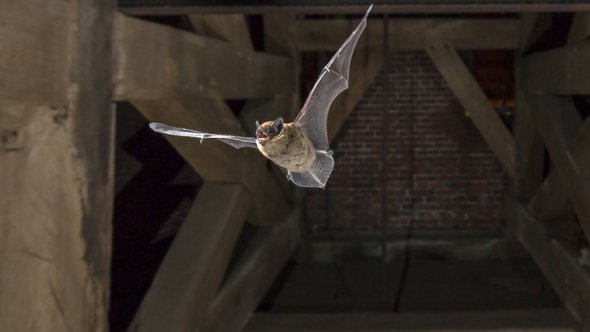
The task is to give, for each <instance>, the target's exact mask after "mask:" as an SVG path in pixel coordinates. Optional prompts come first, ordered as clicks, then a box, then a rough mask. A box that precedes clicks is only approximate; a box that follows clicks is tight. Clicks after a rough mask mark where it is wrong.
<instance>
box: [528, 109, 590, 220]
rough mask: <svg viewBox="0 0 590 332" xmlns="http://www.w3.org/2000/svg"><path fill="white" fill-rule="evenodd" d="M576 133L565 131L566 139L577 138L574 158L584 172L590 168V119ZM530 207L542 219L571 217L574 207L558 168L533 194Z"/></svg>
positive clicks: (536, 216)
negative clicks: (589, 151)
mask: <svg viewBox="0 0 590 332" xmlns="http://www.w3.org/2000/svg"><path fill="white" fill-rule="evenodd" d="M574 133H575V131H574V130H572V131H571V132H570V131H567V132H565V133H564V139H566V141H574V138H575V143H573V144H575V145H574V147H573V152H572V158H573V160H574V162H575V163H576V164H577V165H578V166H579V167H580V169H581V170H582V172H584V171H585V170H588V169H590V159H589V154H588V150H589V149H590V121H589V120H586V121H585V122H584V125H582V126H581V127H580V129H579V130H578V134H577V135H574ZM568 136H569V138H568ZM529 208H530V210H531V211H532V213H533V215H534V217H535V218H536V219H537V220H541V221H544V220H559V219H561V220H565V219H567V218H570V217H571V214H572V208H571V205H570V202H569V200H568V196H567V194H566V187H564V185H563V184H562V182H561V179H560V176H559V172H558V171H557V170H555V169H552V170H551V172H550V173H549V175H548V176H547V178H546V179H545V181H543V184H542V185H541V187H540V188H539V190H538V191H537V192H536V193H535V196H533V198H532V200H531V203H530V206H529Z"/></svg>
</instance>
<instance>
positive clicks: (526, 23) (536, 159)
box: [508, 13, 551, 227]
mask: <svg viewBox="0 0 590 332" xmlns="http://www.w3.org/2000/svg"><path fill="white" fill-rule="evenodd" d="M546 18H551V15H542V14H536V13H525V14H522V15H521V24H520V27H521V29H520V45H519V48H518V51H517V54H516V56H515V58H514V77H515V100H516V105H515V110H514V117H513V122H512V132H513V136H514V141H515V149H516V150H515V161H516V175H515V177H514V178H513V179H512V186H511V188H510V191H511V193H510V195H512V196H513V197H514V198H516V199H517V200H518V201H519V202H523V203H526V202H529V201H530V199H531V197H532V195H533V194H534V193H535V191H536V190H537V189H538V187H539V186H540V184H541V182H542V181H543V176H544V174H543V171H544V169H543V168H544V158H545V151H544V146H543V141H542V139H541V136H540V135H539V132H538V131H537V126H536V125H535V121H534V119H533V116H532V113H531V110H530V106H529V103H528V101H527V100H526V95H525V92H524V88H523V83H522V73H521V70H522V59H523V56H522V55H523V54H524V53H525V52H526V50H528V49H529V47H530V45H531V44H532V43H533V42H534V41H535V40H536V39H537V38H538V37H539V35H540V34H541V33H542V32H543V31H545V30H546V29H547V28H548V27H549V26H550V24H551V20H547V19H546ZM508 225H509V227H511V226H512V222H511V221H508Z"/></svg>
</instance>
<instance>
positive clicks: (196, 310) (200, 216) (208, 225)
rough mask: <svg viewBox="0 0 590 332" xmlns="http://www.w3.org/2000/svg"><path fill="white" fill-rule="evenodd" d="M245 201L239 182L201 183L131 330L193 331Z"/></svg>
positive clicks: (216, 280)
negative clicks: (201, 185) (237, 183)
mask: <svg viewBox="0 0 590 332" xmlns="http://www.w3.org/2000/svg"><path fill="white" fill-rule="evenodd" d="M248 205H249V199H248V195H247V192H246V191H245V190H244V188H243V187H241V186H240V185H235V184H218V183H209V182H205V184H204V185H203V187H202V188H201V189H200V191H199V194H198V196H197V198H196V200H195V202H194V203H193V206H192V207H191V209H190V211H189V213H188V216H187V218H186V220H185V221H184V223H183V224H182V227H181V229H180V231H179V232H178V235H177V236H176V238H175V240H174V243H173V244H172V246H171V247H170V249H169V250H168V253H167V254H166V257H165V258H164V261H163V262H162V264H161V265H160V268H159V269H158V273H157V274H156V277H155V278H154V281H153V282H152V285H151V287H150V289H149V290H148V292H147V294H146V296H145V298H144V299H143V302H142V304H141V307H140V309H139V311H138V312H137V314H136V316H135V319H134V321H133V323H132V325H131V327H130V329H129V330H130V331H146V332H147V331H179V332H184V331H186V332H193V331H195V329H196V328H197V327H198V326H200V325H201V324H202V322H203V319H204V317H205V314H206V311H207V308H208V307H209V305H210V302H211V301H212V300H213V298H214V297H215V295H216V294H217V291H218V289H219V286H220V284H221V281H222V278H223V274H224V272H225V269H226V266H227V264H228V262H229V259H230V257H231V254H232V250H233V247H234V244H235V242H236V240H237V237H238V234H239V233H240V229H241V226H242V223H243V222H244V220H245V218H246V213H247V210H248Z"/></svg>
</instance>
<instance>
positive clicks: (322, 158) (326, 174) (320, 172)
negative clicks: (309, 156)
mask: <svg viewBox="0 0 590 332" xmlns="http://www.w3.org/2000/svg"><path fill="white" fill-rule="evenodd" d="M333 168H334V159H333V158H332V156H331V155H330V154H329V153H321V152H318V153H317V155H316V159H315V161H314V163H313V165H312V166H311V169H309V170H308V171H306V172H291V173H289V174H288V175H287V177H288V178H289V180H291V181H292V182H293V183H295V184H296V185H298V186H300V187H305V188H324V187H325V186H326V182H328V178H330V174H331V173H332V169H333Z"/></svg>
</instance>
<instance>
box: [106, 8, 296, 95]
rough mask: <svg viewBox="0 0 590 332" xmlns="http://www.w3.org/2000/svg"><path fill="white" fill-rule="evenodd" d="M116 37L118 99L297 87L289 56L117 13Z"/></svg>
mask: <svg viewBox="0 0 590 332" xmlns="http://www.w3.org/2000/svg"><path fill="white" fill-rule="evenodd" d="M146 36H149V38H146ZM116 41H117V47H118V61H119V62H118V66H117V70H116V83H117V87H116V91H115V94H116V96H115V97H116V99H117V100H139V99H143V100H154V99H162V98H169V97H170V96H171V95H174V94H176V93H184V94H191V95H200V96H211V95H218V96H219V97H221V98H225V99H240V98H261V97H269V96H273V95H275V94H277V93H279V92H283V91H293V90H294V89H295V86H294V84H293V82H294V77H293V70H292V63H291V60H289V59H288V58H285V57H281V56H277V55H270V54H264V53H260V52H251V51H244V50H240V49H236V47H234V46H233V45H231V44H230V43H228V42H223V41H220V40H218V39H213V38H207V37H201V36H198V35H196V34H194V33H190V32H184V31H179V30H177V29H173V28H170V27H166V26H162V25H159V24H155V23H150V22H146V21H143V20H138V19H135V18H130V17H126V16H123V15H119V16H117V34H116Z"/></svg>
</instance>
